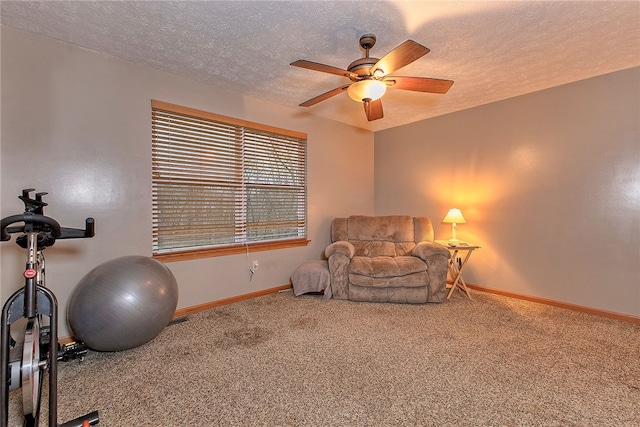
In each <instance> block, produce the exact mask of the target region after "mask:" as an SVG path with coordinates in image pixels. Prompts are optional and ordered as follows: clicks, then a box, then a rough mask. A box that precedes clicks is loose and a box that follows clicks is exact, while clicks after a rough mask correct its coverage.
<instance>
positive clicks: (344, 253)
mask: <svg viewBox="0 0 640 427" xmlns="http://www.w3.org/2000/svg"><path fill="white" fill-rule="evenodd" d="M355 253H356V248H355V247H354V246H353V245H352V244H351V243H349V242H347V241H346V240H339V241H337V242H333V243H332V244H330V245H329V246H327V249H325V250H324V254H325V256H326V257H327V263H328V264H329V276H330V277H331V292H332V294H333V297H334V298H335V299H349V272H348V269H349V263H350V262H351V258H353V255H355Z"/></svg>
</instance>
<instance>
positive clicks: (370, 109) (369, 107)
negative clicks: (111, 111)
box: [362, 99, 384, 121]
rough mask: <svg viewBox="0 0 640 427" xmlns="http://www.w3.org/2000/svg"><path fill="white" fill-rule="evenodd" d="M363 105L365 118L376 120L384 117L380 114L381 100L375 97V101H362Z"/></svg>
mask: <svg viewBox="0 0 640 427" xmlns="http://www.w3.org/2000/svg"><path fill="white" fill-rule="evenodd" d="M362 104H363V105H364V113H365V114H366V115H367V120H369V121H372V120H378V119H381V118H383V117H384V114H382V100H381V99H376V100H375V101H362Z"/></svg>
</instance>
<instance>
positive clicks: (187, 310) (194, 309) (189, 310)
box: [58, 283, 640, 344]
mask: <svg viewBox="0 0 640 427" xmlns="http://www.w3.org/2000/svg"><path fill="white" fill-rule="evenodd" d="M467 286H468V287H469V288H471V289H474V290H476V291H480V292H487V293H490V294H496V295H502V296H505V297H509V298H516V299H521V300H526V301H531V302H536V303H539V304H546V305H551V306H554V307H559V308H566V309H568V310H573V311H579V312H581V313H587V314H593V315H596V316H602V317H608V318H610V319H616V320H622V321H624V322H630V323H637V324H640V317H637V316H632V315H630V314H621V313H616V312H612V311H606V310H598V309H595V308H590V307H585V306H581V305H575V304H569V303H566V302H560V301H555V300H550V299H546V298H539V297H533V296H530V295H524V294H518V293H515V292H509V291H503V290H499V289H493V288H487V287H486V286H480V285H476V284H473V283H467ZM287 289H291V285H290V284H288V285H282V286H276V287H274V288H268V289H263V290H260V291H256V292H250V293H248V294H242V295H237V296H235V297H231V298H224V299H221V300H216V301H210V302H207V303H204V304H198V305H192V306H190V307H184V308H179V309H178V310H176V311H175V313H174V314H173V318H174V319H176V318H179V317H183V316H187V315H189V314H194V313H198V312H200V311H204V310H208V309H210V308H214V307H220V306H222V305H227V304H233V303H234V302H239V301H244V300H248V299H251V298H256V297H261V296H263V295H269V294H274V293H276V292H280V291H283V290H287ZM74 340H75V338H74V337H73V336H69V337H59V338H58V341H59V342H61V343H63V344H68V343H70V342H73V341H74Z"/></svg>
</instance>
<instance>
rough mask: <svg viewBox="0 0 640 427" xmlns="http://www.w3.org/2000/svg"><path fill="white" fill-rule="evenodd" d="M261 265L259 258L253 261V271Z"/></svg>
mask: <svg viewBox="0 0 640 427" xmlns="http://www.w3.org/2000/svg"><path fill="white" fill-rule="evenodd" d="M259 267H260V263H259V262H258V261H257V260H255V261H253V267H251V269H252V270H253V271H256V270H257V269H258V268H259Z"/></svg>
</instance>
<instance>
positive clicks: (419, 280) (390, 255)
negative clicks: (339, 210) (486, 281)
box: [325, 215, 451, 304]
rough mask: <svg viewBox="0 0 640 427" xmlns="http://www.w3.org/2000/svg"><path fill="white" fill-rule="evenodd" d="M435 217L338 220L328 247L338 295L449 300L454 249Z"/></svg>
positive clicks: (410, 300)
mask: <svg viewBox="0 0 640 427" xmlns="http://www.w3.org/2000/svg"><path fill="white" fill-rule="evenodd" d="M433 238H434V233H433V225H432V224H431V220H430V219H429V218H427V217H412V216H405V215H391V216H361V215H354V216H350V217H349V218H335V219H334V220H333V222H332V223H331V241H332V242H333V243H331V244H330V245H329V246H328V247H327V248H326V249H325V256H326V257H327V260H328V265H329V273H330V277H331V291H332V293H333V297H334V298H336V299H349V300H353V301H373V302H396V303H415V304H420V303H426V302H443V301H445V300H446V294H447V289H446V281H447V269H448V260H449V258H450V257H451V254H450V253H449V250H448V249H447V248H445V247H444V246H442V245H440V244H438V243H434V242H433Z"/></svg>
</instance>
